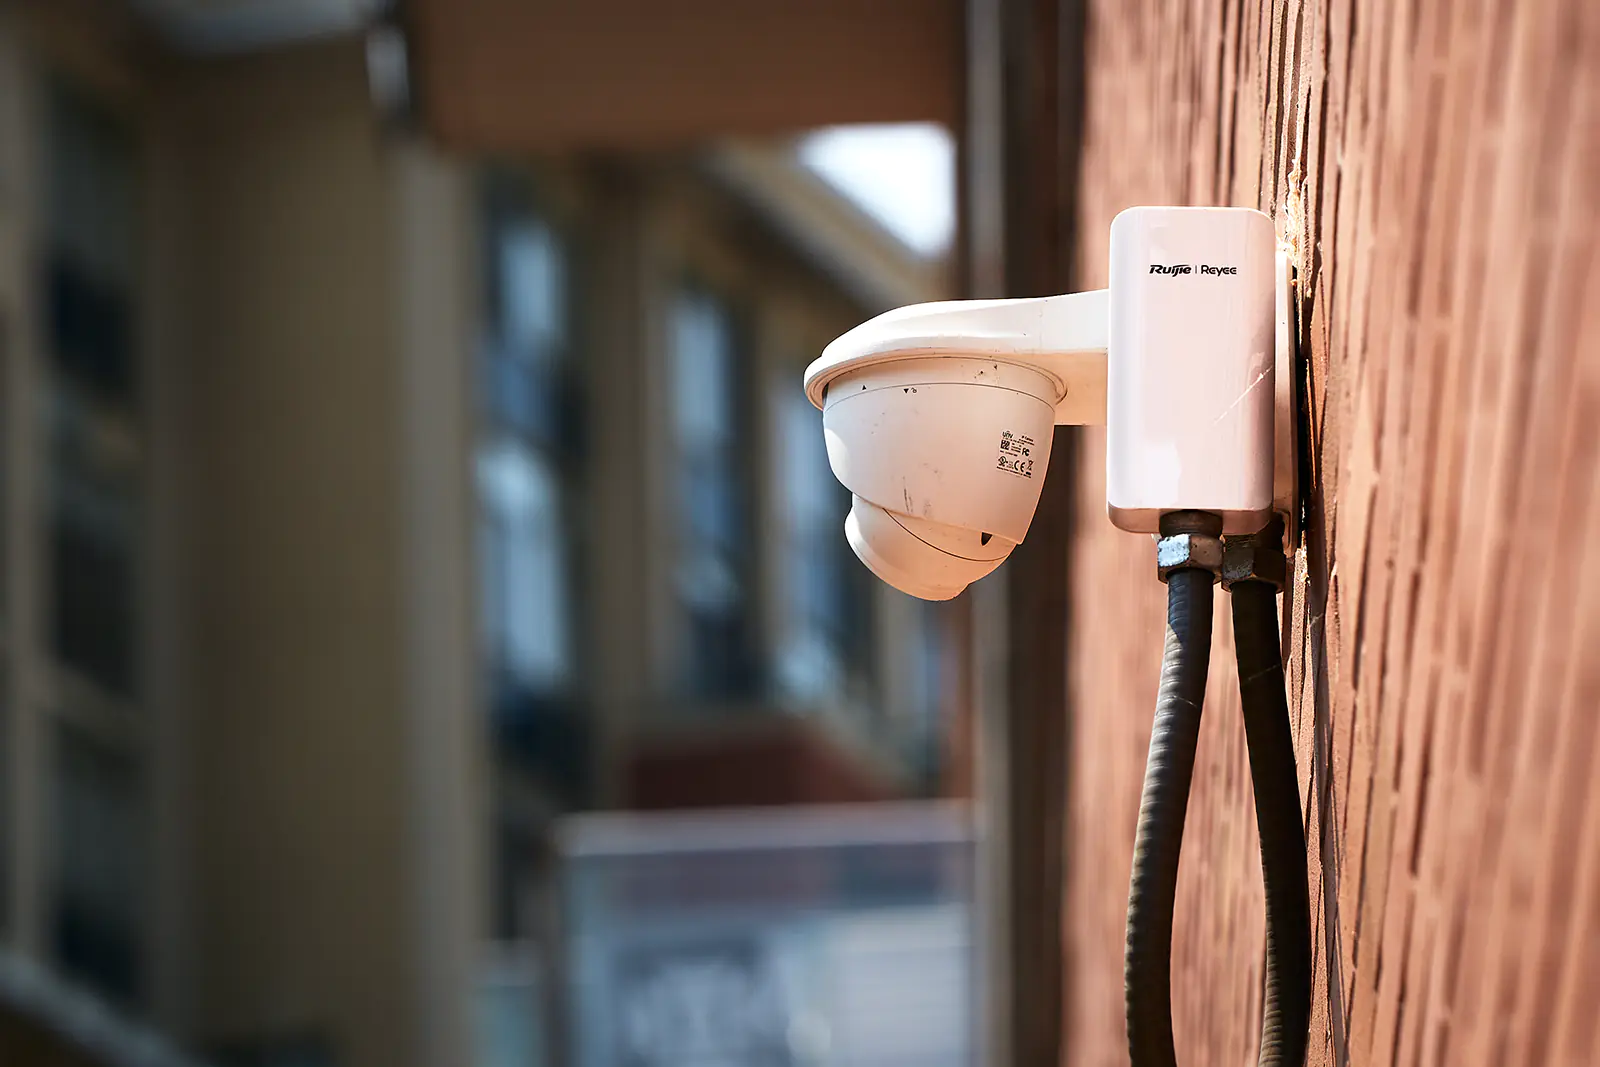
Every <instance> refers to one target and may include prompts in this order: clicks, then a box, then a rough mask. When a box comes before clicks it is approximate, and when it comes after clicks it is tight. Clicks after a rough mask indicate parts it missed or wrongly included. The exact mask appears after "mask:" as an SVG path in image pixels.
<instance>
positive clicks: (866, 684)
mask: <svg viewBox="0 0 1600 1067" xmlns="http://www.w3.org/2000/svg"><path fill="white" fill-rule="evenodd" d="M776 407H777V411H776V412H775V416H776V419H775V421H776V424H777V428H778V441H777V447H776V452H777V460H778V469H777V484H778V485H779V486H781V487H782V489H783V493H784V503H785V515H786V520H785V522H786V528H785V531H784V537H785V546H786V547H785V551H784V556H783V566H784V599H783V609H784V611H785V612H786V613H787V615H788V619H787V624H786V626H785V634H784V640H783V647H782V648H781V649H780V650H779V655H778V663H777V674H778V682H779V684H780V685H781V686H782V687H783V688H784V689H785V690H786V691H787V692H789V693H790V694H792V695H793V696H796V697H799V698H802V699H811V700H833V701H839V700H844V699H847V698H851V697H855V698H859V699H870V698H871V697H873V696H874V695H875V694H874V693H873V691H872V690H873V685H874V682H875V678H874V663H873V660H874V656H873V650H874V644H875V642H874V640H873V630H872V627H873V615H874V612H873V589H872V577H871V573H870V572H869V571H868V570H867V569H866V568H865V567H863V566H862V565H861V563H860V561H859V560H857V559H856V558H855V554H854V553H852V552H851V551H850V546H849V543H848V542H847V541H846V540H845V537H844V517H845V515H846V513H848V511H849V510H850V493H849V491H848V490H846V489H844V488H843V487H842V486H841V485H840V484H839V481H838V479H837V478H835V477H834V476H833V471H832V469H831V468H830V467H829V466H828V450H827V446H826V444H825V442H824V439H823V435H822V417H821V413H820V412H818V411H817V409H816V408H815V407H813V406H812V404H811V401H809V400H808V399H806V396H805V394H804V393H803V392H801V391H800V390H799V389H798V388H792V387H791V388H785V389H784V390H783V391H782V392H781V393H780V394H779V399H778V401H777V404H776Z"/></svg>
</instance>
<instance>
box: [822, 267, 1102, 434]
mask: <svg viewBox="0 0 1600 1067" xmlns="http://www.w3.org/2000/svg"><path fill="white" fill-rule="evenodd" d="M1110 295H1111V293H1110V290H1108V289H1095V290H1092V291H1090V292H1086V293H1065V294H1063V295H1060V296H1041V297H1029V298H1024V299H1013V300H942V301H937V302H934V303H929V304H912V305H910V306H908V307H902V308H896V309H895V310H893V311H889V312H886V313H884V314H882V315H879V316H878V317H877V318H874V319H869V320H868V321H866V322H863V323H862V324H861V325H860V326H857V327H856V328H855V329H853V330H851V331H849V332H848V333H845V334H842V335H841V336H840V337H838V338H837V339H835V340H834V341H833V343H832V344H830V345H828V347H827V348H826V349H824V350H823V353H822V356H821V358H819V359H818V360H817V361H816V362H814V363H812V364H811V366H810V367H808V368H807V369H806V378H805V382H806V395H807V396H808V397H810V398H811V402H812V403H813V404H815V405H816V406H817V407H819V408H820V407H822V406H823V402H824V398H825V395H826V391H827V389H828V387H829V385H830V384H831V383H832V382H834V381H835V380H836V379H838V378H839V377H841V376H843V375H847V374H851V373H853V372H855V371H859V370H864V369H866V368H868V367H871V366H874V365H876V364H881V363H888V362H890V361H893V360H899V359H917V358H923V357H928V356H959V357H968V358H974V359H989V360H996V361H999V362H1001V363H1009V364H1013V365H1017V366H1023V367H1028V368H1031V369H1033V370H1035V371H1038V372H1039V373H1040V374H1043V375H1044V376H1045V377H1046V378H1047V379H1049V380H1050V381H1051V382H1052V383H1053V384H1054V385H1055V387H1056V390H1057V399H1056V401H1055V422H1056V424H1057V425H1058V426H1103V425H1104V424H1105V421H1106V335H1107V331H1108V325H1109V315H1110Z"/></svg>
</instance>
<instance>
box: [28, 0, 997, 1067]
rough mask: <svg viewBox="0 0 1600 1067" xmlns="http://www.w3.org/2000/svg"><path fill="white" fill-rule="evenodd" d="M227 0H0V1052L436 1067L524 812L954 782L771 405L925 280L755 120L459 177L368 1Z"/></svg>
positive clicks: (924, 634)
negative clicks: (40, 1)
mask: <svg viewBox="0 0 1600 1067" xmlns="http://www.w3.org/2000/svg"><path fill="white" fill-rule="evenodd" d="M229 7H230V6H229V5H218V6H216V7H215V8H214V9H213V8H211V7H210V6H209V5H186V4H160V3H150V4H142V3H131V4H127V5H123V4H118V3H105V4H100V3H76V2H74V3H69V4H64V5H34V4H10V5H3V6H0V359H3V366H0V398H3V399H0V403H3V405H4V408H3V427H4V432H3V445H0V484H3V487H4V488H3V493H4V496H3V501H4V503H3V514H4V522H3V524H0V544H3V553H4V555H3V558H4V561H5V563H4V568H3V573H0V641H3V646H0V647H3V664H0V685H3V690H0V692H3V700H0V726H3V730H4V734H3V737H4V742H3V746H0V751H3V752H4V754H5V758H4V761H3V763H0V784H3V789H0V811H3V812H4V821H3V824H0V825H3V827H4V831H3V835H0V872H3V878H0V902H3V905H4V908H3V912H0V919H3V928H4V935H5V937H4V947H3V949H0V960H3V961H5V962H6V963H7V967H8V968H9V969H5V970H4V973H5V974H11V975H14V976H15V981H14V982H9V983H0V991H9V992H7V993H6V995H5V996H0V1020H3V1021H0V1042H7V1043H11V1044H8V1045H7V1046H6V1047H11V1048H16V1049H27V1050H29V1051H28V1053H27V1054H28V1055H29V1056H31V1057H32V1059H30V1060H28V1061H26V1062H37V1063H41V1064H54V1063H62V1064H67V1063H73V1064H76V1063H80V1062H82V1063H94V1064H98V1063H106V1064H113V1063H135V1062H137V1063H145V1062H150V1063H157V1062H161V1063H166V1062H171V1063H174V1064H176V1063H182V1062H189V1060H186V1059H184V1058H183V1057H185V1056H188V1057H192V1058H194V1060H195V1061H197V1062H198V1061H200V1060H202V1059H203V1060H204V1061H205V1062H215V1063H219V1064H240V1065H249V1067H266V1065H274V1067H277V1065H283V1067H288V1065H294V1067H312V1065H315V1067H322V1065H341V1067H345V1065H348V1067H357V1065H368V1064H371V1065H377V1064H384V1065H389V1064H395V1065H401V1064H457V1063H467V1062H472V1055H473V1051H472V1050H473V1049H474V1047H475V1045H477V1044H478V1039H479V1037H481V1034H480V1033H478V1029H479V1028H478V1026H477V1022H476V1020H477V1019H478V1018H479V1016H480V1015H481V1014H482V1012H481V1011H480V1009H481V1008H482V1007H483V1004H484V1002H485V998H489V999H496V998H497V1000H496V1002H497V1003H503V1002H504V999H505V998H504V995H503V994H504V991H505V988H506V984H507V982H508V981H509V982H511V984H512V986H513V987H515V988H518V989H520V988H522V984H525V985H526V987H527V988H528V989H529V990H530V993H529V996H530V998H531V997H532V996H534V995H536V991H537V986H538V983H539V981H540V978H539V975H540V973H541V968H548V966H549V961H548V960H547V959H545V958H544V956H543V955H542V952H543V949H542V948H541V941H540V939H541V937H542V936H543V926H542V924H544V923H545V922H546V918H547V915H548V908H549V903H550V902H549V895H550V893H551V890H552V883H551V874H550V842H549V829H550V826H551V824H552V822H553V820H555V819H556V818H558V817H559V816H561V815H562V814H564V813H566V812H571V811H579V810H592V809H617V808H669V807H670V808H681V807H692V806H725V805H749V804H774V803H798V802H813V803H815V802H830V801H851V800H869V799H886V798H894V797H918V796H936V795H951V794H960V793H962V792H964V790H965V789H966V784H965V783H966V780H967V776H966V771H965V770H964V765H963V762H962V760H963V759H964V756H961V755H959V754H958V756H957V757H955V758H950V757H949V752H948V750H949V749H950V747H951V742H950V736H951V734H950V730H949V729H948V727H949V724H950V723H952V722H957V721H962V720H961V714H962V707H961V705H962V704H963V701H964V696H963V694H964V693H965V691H966V686H967V684H968V679H967V678H966V677H965V675H964V673H963V672H964V671H965V668H964V666H963V664H964V662H965V660H964V657H963V656H962V655H948V654H947V653H948V652H949V651H950V650H951V649H952V648H962V647H964V645H963V644H962V630H963V627H964V625H965V622H964V616H963V615H962V613H961V611H960V609H940V608H937V607H928V606H924V605H920V604H918V603H916V602H913V601H911V600H909V599H907V598H904V597H901V596H899V595H898V594H894V593H892V592H890V591H888V590H886V589H885V588H884V587H883V586H882V585H881V583H876V582H874V581H872V580H871V579H870V576H869V575H868V574H867V572H866V571H865V570H864V569H862V568H861V567H860V566H859V564H858V563H857V562H856V561H855V560H854V558H853V557H852V556H851V555H850V553H849V550H848V547H847V546H846V545H845V543H844V540H843V538H842V537H841V536H840V532H839V523H840V521H841V517H842V515H843V514H844V511H845V510H846V509H847V498H844V499H841V493H842V490H840V489H839V488H838V486H837V484H836V482H835V481H834V479H833V478H832V476H831V474H830V472H829V470H828V468H827V462H826V456H825V454H824V452H823V449H822V441H821V436H820V434H818V433H817V418H816V414H815V412H814V411H813V410H812V409H811V408H810V407H809V405H808V404H807V403H806V402H805V400H804V397H803V395H802V394H801V392H800V390H799V388H798V382H799V376H800V372H801V370H802V369H803V367H804V365H805V364H806V363H807V362H808V361H809V360H810V359H811V358H813V357H814V356H815V354H816V353H817V352H818V351H820V349H821V347H822V346H823V344H824V343H825V342H826V341H827V340H828V339H830V338H831V337H833V336H835V335H836V334H838V333H839V332H841V331H842V330H844V329H846V328H848V327H849V326H851V325H853V324H854V323H856V322H858V321H860V320H861V319H862V318H864V317H867V316H868V315H870V314H872V313H875V312H876V311H878V310H881V309H882V308H885V307H888V306H892V305H894V304H898V303H905V302H908V301H913V300H919V299H929V298H934V297H938V296H941V295H944V294H945V293H947V292H948V291H949V288H950V286H949V282H948V277H947V275H946V273H945V271H944V268H943V267H941V266H940V265H939V264H938V263H935V262H931V261H929V260H927V259H926V258H924V257H920V256H919V255H917V254H915V253H914V252H913V251H912V250H911V249H909V248H906V247H905V246H904V245H903V244H901V243H899V242H897V241H896V240H895V239H894V238H893V237H892V236H891V235H889V234H887V233H886V232H884V231H883V230H882V229H881V228H880V227H878V226H876V225H875V224H873V223H872V222H871V221H870V220H869V219H868V218H867V217H866V216H865V215H863V214H862V213H861V212H860V210H859V209H857V208H855V207H854V206H852V205H851V204H850V203H849V202H848V201H846V200H845V199H844V198H842V197H841V196H839V195H838V193H837V192H836V191H834V190H833V189H831V188H830V187H829V186H828V185H827V184H826V183H825V182H823V181H822V180H821V179H819V178H818V177H817V176H816V175H815V174H814V173H811V172H810V171H808V170H806V169H805V168H804V167H802V166H800V165H799V164H798V163H797V162H796V160H795V158H794V154H793V152H792V150H791V146H790V145H788V144H787V143H786V142H782V143H778V142H761V143H752V144H746V145H742V146H730V147H727V148H724V149H721V150H718V151H716V152H714V153H711V154H709V155H708V154H706V153H671V152H660V153H654V154H652V155H651V156H650V157H649V158H648V159H644V158H641V157H640V156H638V155H637V154H629V153H623V152H612V153H609V154H601V155H596V154H592V153H590V154H574V153H570V152H569V153H551V154H547V155H545V156H542V157H539V158H532V157H529V156H527V155H524V154H521V153H515V152H508V153H505V154H503V155H501V156H500V157H499V158H498V159H492V160H491V159H489V158H486V157H485V156H484V155H483V154H479V153H460V152H456V153H452V152H450V151H448V150H442V149H440V148H439V147H437V146H436V144H435V143H433V142H432V141H431V140H430V139H429V138H426V137H422V136H418V135H417V133H416V132H415V131H413V130H411V129H409V128H407V127H406V126H405V124H404V123H403V122H400V121H397V118H396V114H397V113H396V110H395V109H394V108H392V107H391V106H390V104H391V103H392V97H393V94H394V93H395V92H396V91H397V90H396V82H395V69H396V68H395V67H394V59H395V53H394V52H393V51H392V49H393V48H394V47H395V39H394V38H393V37H391V36H385V35H382V34H376V35H369V34H368V33H366V32H364V31H365V30H366V29H367V27H368V23H369V12H367V11H366V9H365V8H364V7H363V5H359V4H349V5H342V4H323V5H318V4H310V5H301V7H303V8H304V9H305V11H306V12H312V14H313V15H315V17H311V16H307V15H305V14H304V13H302V15H301V16H300V17H301V21H300V22H298V23H297V22H295V19H294V17H292V16H290V15H287V14H285V15H284V17H283V18H282V19H276V18H261V17H254V18H251V17H242V16H241V15H240V12H243V11H246V10H247V9H251V8H252V5H233V7H236V8H237V9H238V10H237V11H232V12H230V11H229ZM257 7H260V6H259V5H258V6H257ZM289 7H292V5H290V6H285V7H281V8H280V13H282V12H288V11H289ZM255 13H256V15H257V16H259V14H260V11H259V10H257V11H256V12H255ZM308 18H309V19H310V21H307V19H308ZM957 747H959V746H957ZM13 965H14V966H13ZM507 976H511V977H510V978H508V977H507ZM519 983H522V984H519ZM86 1019H87V1020H89V1021H88V1022H86V1021H85V1020H86ZM97 1028H98V1029H97ZM95 1034H99V1035H100V1036H99V1037H96V1036H94V1035H95ZM86 1035H87V1036H86ZM12 1042H14V1043H12ZM180 1049H181V1050H183V1052H182V1053H180V1052H179V1051H178V1050H180ZM139 1056H146V1057H149V1058H148V1059H139V1058H137V1057H139ZM8 1062H9V1061H8Z"/></svg>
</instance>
